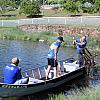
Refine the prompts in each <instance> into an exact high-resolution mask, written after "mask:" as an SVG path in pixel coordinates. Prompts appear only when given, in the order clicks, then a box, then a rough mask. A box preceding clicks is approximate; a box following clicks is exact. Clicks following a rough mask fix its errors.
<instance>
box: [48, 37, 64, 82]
mask: <svg viewBox="0 0 100 100" xmlns="http://www.w3.org/2000/svg"><path fill="white" fill-rule="evenodd" d="M62 42H64V40H63V37H61V36H60V37H58V38H57V41H56V42H53V43H52V44H51V46H50V48H49V51H48V57H47V58H48V68H47V71H46V80H47V79H48V75H49V73H50V69H51V67H54V77H57V75H58V74H57V65H58V63H57V53H58V51H59V47H60V46H61V43H62Z"/></svg>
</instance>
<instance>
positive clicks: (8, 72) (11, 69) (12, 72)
mask: <svg viewBox="0 0 100 100" xmlns="http://www.w3.org/2000/svg"><path fill="white" fill-rule="evenodd" d="M18 64H19V59H18V58H17V57H15V58H12V60H11V64H8V65H7V66H6V67H5V68H4V83H7V84H24V83H27V82H28V78H24V79H22V75H21V69H20V68H19V67H18Z"/></svg>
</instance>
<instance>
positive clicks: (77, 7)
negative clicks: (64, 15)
mask: <svg viewBox="0 0 100 100" xmlns="http://www.w3.org/2000/svg"><path fill="white" fill-rule="evenodd" d="M63 6H64V9H65V10H66V11H67V12H72V13H77V12H81V7H82V5H81V2H80V1H76V2H73V1H72V0H67V1H66V2H65V3H64V5H63Z"/></svg>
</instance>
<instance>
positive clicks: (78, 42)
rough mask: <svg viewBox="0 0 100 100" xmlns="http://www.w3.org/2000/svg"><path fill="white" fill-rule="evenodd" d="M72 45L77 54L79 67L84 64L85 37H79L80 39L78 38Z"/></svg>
mask: <svg viewBox="0 0 100 100" xmlns="http://www.w3.org/2000/svg"><path fill="white" fill-rule="evenodd" d="M73 44H74V45H75V44H76V48H77V53H78V63H79V66H80V67H81V66H82V65H83V63H84V59H83V55H84V54H85V48H86V44H87V40H86V36H81V38H78V39H76V40H74V41H73Z"/></svg>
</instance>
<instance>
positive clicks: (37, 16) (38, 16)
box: [27, 15, 43, 18]
mask: <svg viewBox="0 0 100 100" xmlns="http://www.w3.org/2000/svg"><path fill="white" fill-rule="evenodd" d="M41 17H43V15H29V16H27V18H41Z"/></svg>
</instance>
